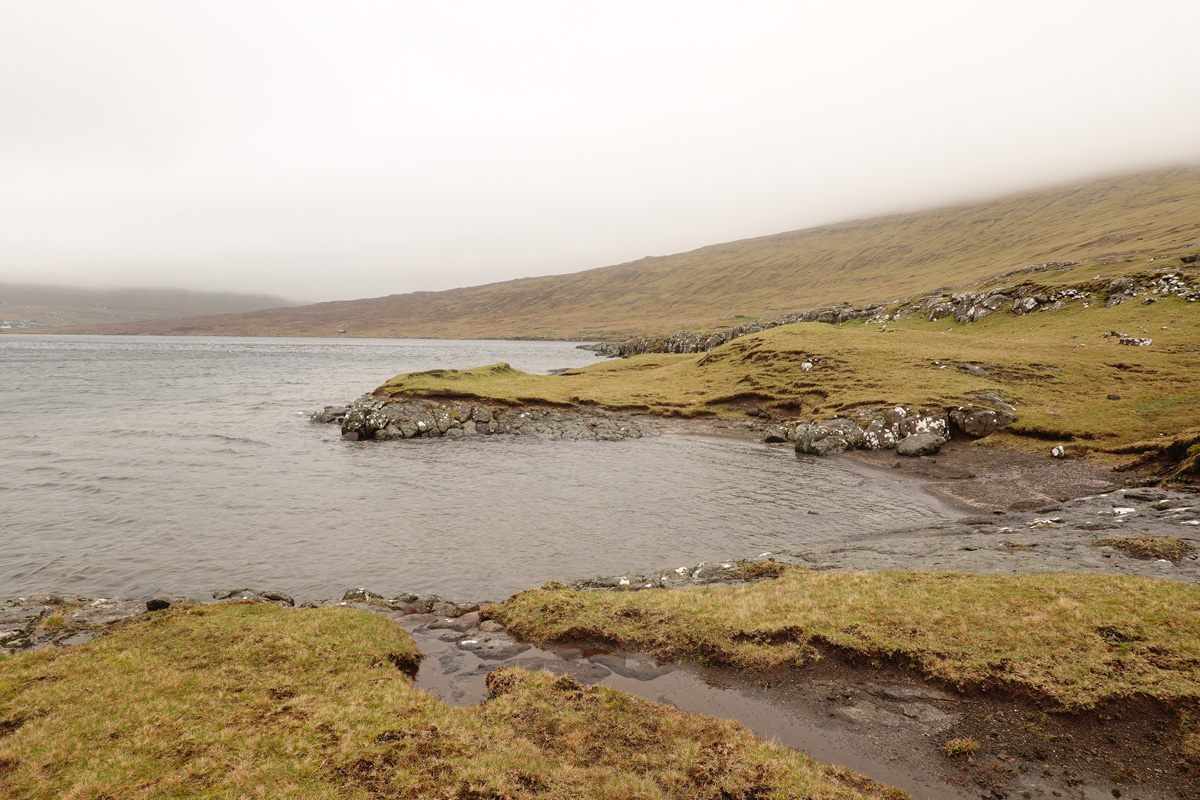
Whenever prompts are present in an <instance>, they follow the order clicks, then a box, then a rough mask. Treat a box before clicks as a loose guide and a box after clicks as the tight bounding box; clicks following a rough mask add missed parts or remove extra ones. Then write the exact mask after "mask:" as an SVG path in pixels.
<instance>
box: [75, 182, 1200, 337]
mask: <svg viewBox="0 0 1200 800" xmlns="http://www.w3.org/2000/svg"><path fill="white" fill-rule="evenodd" d="M1197 209H1200V167H1188V168H1176V169H1168V170H1156V171H1150V172H1141V173H1137V174H1133V175H1126V176H1122V177H1117V178H1109V179H1104V180H1096V181H1090V182H1087V183H1082V184H1077V185H1074V186H1068V187H1060V188H1056V189H1049V190H1040V191H1034V192H1027V193H1024V194H1021V195H1016V196H1012V197H1007V198H1004V199H1000V200H994V201H989V202H982V203H974V204H970V205H963V206H955V207H949V208H942V209H936V210H932V211H924V212H919V213H913V214H900V215H893V216H886V217H876V218H873V219H867V220H855V221H852V222H845V223H841V224H838V225H829V226H824V227H818V228H810V229H807V230H802V231H793V232H790V233H781V234H777V235H773V236H763V237H759V238H755V239H745V240H742V241H737V242H730V243H726V244H717V245H711V246H709V247H702V248H700V249H698V250H693V251H691V252H687V253H680V254H677V255H672V256H664V257H656V258H645V259H642V260H640V261H635V262H630V263H627V264H620V265H617V266H612V267H605V268H600V269H594V270H588V271H585V272H580V273H574V274H570V275H558V276H549V277H541V278H527V279H520V280H514V281H507V282H504V283H495V284H489V285H486V286H476V287H471V288H465V289H454V290H450V291H445V292H415V293H412V294H406V295H391V296H388V297H382V298H374V299H369V300H355V301H346V302H336V303H321V304H317V305H312V306H305V307H302V308H291V309H275V310H270V311H262V312H255V313H252V314H239V315H222V316H216V317H207V318H196V319H188V320H180V321H174V322H170V323H140V324H129V325H119V326H108V327H106V328H105V329H103V330H101V329H95V330H93V331H91V332H105V333H158V334H230V335H272V334H273V335H308V336H329V335H333V334H334V333H335V332H336V331H337V330H338V328H340V327H345V328H347V329H348V332H349V334H350V335H355V336H412V337H443V338H454V337H463V338H473V337H481V338H485V337H536V338H583V339H599V338H618V337H622V336H627V335H632V334H639V333H654V332H660V333H670V332H673V331H676V330H680V329H685V328H712V327H716V326H721V325H729V324H731V323H735V322H739V321H741V320H743V319H745V318H756V317H761V316H769V315H777V314H782V313H787V312H791V311H798V310H803V309H807V308H812V307H815V306H820V305H828V304H830V303H835V302H842V301H848V302H852V303H866V302H871V301H877V300H888V299H891V298H895V297H899V296H903V295H908V294H913V293H916V292H919V291H925V290H929V289H932V288H934V287H938V286H949V285H959V284H965V283H969V282H972V281H977V280H980V279H983V278H988V277H992V276H995V275H997V274H999V273H1002V272H1005V271H1007V270H1012V269H1018V268H1020V267H1023V266H1026V265H1029V264H1036V263H1044V262H1051V261H1078V262H1083V263H1082V264H1081V266H1080V267H1079V269H1080V270H1082V271H1086V270H1088V269H1093V270H1094V269H1095V266H1096V262H1099V263H1100V264H1103V265H1104V266H1105V271H1106V272H1108V273H1109V274H1115V273H1117V272H1120V271H1121V269H1122V267H1120V266H1116V267H1115V268H1114V264H1116V263H1118V262H1121V261H1122V260H1128V262H1129V266H1130V268H1131V269H1132V268H1135V267H1140V266H1142V265H1144V264H1145V261H1146V259H1147V257H1148V256H1150V255H1156V254H1166V253H1171V254H1175V253H1178V252H1180V251H1182V249H1183V248H1186V247H1187V246H1188V245H1190V244H1194V243H1197V242H1200V215H1198V214H1197ZM1080 275H1081V276H1082V272H1081V273H1080Z"/></svg>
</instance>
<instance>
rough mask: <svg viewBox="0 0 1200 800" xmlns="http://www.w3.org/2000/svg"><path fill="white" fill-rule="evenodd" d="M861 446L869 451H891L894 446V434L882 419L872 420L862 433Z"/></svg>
mask: <svg viewBox="0 0 1200 800" xmlns="http://www.w3.org/2000/svg"><path fill="white" fill-rule="evenodd" d="M863 446H864V447H866V448H867V449H870V450H891V449H892V448H894V447H895V446H896V434H895V433H893V432H892V426H891V425H889V424H888V423H887V421H886V420H884V419H873V420H871V424H869V425H868V426H867V429H866V431H864V433H863Z"/></svg>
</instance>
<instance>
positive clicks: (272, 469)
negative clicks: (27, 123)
mask: <svg viewBox="0 0 1200 800" xmlns="http://www.w3.org/2000/svg"><path fill="white" fill-rule="evenodd" d="M597 360H598V359H597V357H596V356H595V355H593V354H592V353H590V352H587V351H582V350H579V349H577V348H576V347H575V345H574V344H573V343H567V342H525V341H465V342H464V341H436V340H404V339H376V340H367V339H267V338H223V337H100V336H61V335H37V336H31V335H5V336H0V418H2V420H3V424H2V425H0V525H2V526H3V531H4V540H3V546H2V547H0V597H13V596H18V595H25V594H28V593H31V592H35V591H54V592H68V593H74V594H80V595H84V596H89V597H97V596H129V597H142V596H152V595H156V594H184V595H190V596H194V597H197V598H201V599H205V598H207V597H209V595H210V593H211V592H212V591H213V590H215V589H219V588H228V587H249V588H255V589H270V588H277V589H282V590H283V591H286V592H289V593H290V594H292V595H293V596H295V597H296V599H297V601H304V600H315V599H324V598H328V597H335V596H340V595H341V594H342V592H344V591H345V590H346V589H348V588H353V587H359V586H362V587H367V588H370V589H372V590H374V591H377V592H380V593H383V594H388V595H391V594H394V593H400V592H418V593H436V594H440V595H442V596H444V597H448V598H451V599H454V600H460V601H466V600H483V599H502V598H504V597H505V596H507V595H509V594H511V593H513V592H515V591H518V590H520V589H524V588H529V587H533V586H538V585H540V584H541V583H543V582H544V581H545V580H547V579H550V578H553V579H556V580H561V581H569V580H572V579H575V578H583V577H591V576H597V575H614V574H619V573H621V572H623V571H625V570H653V569H661V568H664V567H677V566H684V565H694V564H695V563H697V562H699V561H702V560H711V559H730V558H737V557H744V556H756V555H759V554H760V553H764V552H780V551H785V550H788V549H789V548H795V547H799V546H812V545H814V544H816V545H819V544H821V543H823V542H829V543H833V542H837V541H840V540H842V539H844V538H845V537H847V536H849V535H851V534H856V533H864V532H871V531H880V530H885V529H890V528H893V527H898V526H904V525H912V524H917V523H918V522H922V521H927V520H929V519H930V518H936V517H945V516H950V515H952V514H953V512H952V511H951V510H950V509H948V508H946V507H945V506H944V505H943V504H942V503H941V502H940V501H938V500H937V499H935V498H933V497H931V496H929V495H926V494H925V493H924V492H922V491H920V488H919V484H916V483H914V482H913V481H912V480H911V479H905V478H901V477H898V476H891V475H888V474H885V473H881V472H872V471H868V470H866V469H865V468H863V467H861V466H859V465H856V464H854V463H852V462H848V461H846V460H842V459H824V460H822V459H816V458H812V457H800V458H798V457H797V456H796V455H795V454H794V453H793V452H792V450H791V448H790V447H781V446H768V445H764V444H759V443H754V442H747V441H739V440H735V439H727V438H706V437H699V436H663V437H655V438H645V439H639V440H631V441H620V442H593V441H586V442H571V441H549V440H540V439H534V438H529V437H510V436H490V437H477V438H470V439H458V440H418V441H391V442H343V441H341V440H340V438H339V433H340V432H339V430H338V429H337V427H336V426H333V425H314V424H312V423H310V422H309V421H308V415H309V414H310V413H311V412H313V411H314V410H317V409H319V408H321V407H323V406H325V405H340V404H343V403H346V402H349V401H350V400H352V399H354V398H355V397H357V396H359V395H361V394H363V393H364V392H368V391H370V390H372V389H373V388H374V387H375V386H377V385H379V384H380V383H382V382H383V381H384V380H386V379H387V378H389V377H391V376H392V375H394V374H397V373H400V372H411V371H416V370H424V369H434V368H438V369H443V368H467V367H474V366H480V365H484V364H492V363H496V362H501V361H504V362H508V363H510V364H512V365H513V366H514V367H516V368H517V369H522V370H525V371H528V372H541V373H547V372H550V371H552V370H554V369H558V368H564V367H577V366H582V365H585V364H589V363H593V362H595V361H597Z"/></svg>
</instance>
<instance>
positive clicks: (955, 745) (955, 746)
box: [942, 737, 979, 758]
mask: <svg viewBox="0 0 1200 800" xmlns="http://www.w3.org/2000/svg"><path fill="white" fill-rule="evenodd" d="M942 752H943V753H945V754H946V755H947V756H948V757H949V758H954V757H955V756H973V755H975V754H976V753H977V752H979V742H977V741H975V740H974V739H972V738H969V737H968V738H965V739H950V740H949V741H947V742H946V744H944V745H943V746H942Z"/></svg>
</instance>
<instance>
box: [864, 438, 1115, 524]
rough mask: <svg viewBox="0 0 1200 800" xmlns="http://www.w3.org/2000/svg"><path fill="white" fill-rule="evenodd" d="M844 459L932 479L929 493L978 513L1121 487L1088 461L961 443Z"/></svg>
mask: <svg viewBox="0 0 1200 800" xmlns="http://www.w3.org/2000/svg"><path fill="white" fill-rule="evenodd" d="M847 457H849V458H853V459H856V460H858V461H861V462H863V463H865V464H869V465H871V466H874V467H881V468H887V469H895V470H899V471H900V472H902V473H904V474H906V475H914V476H919V477H922V478H925V479H927V480H929V481H931V483H930V484H929V486H928V487H927V488H928V490H929V491H930V492H932V493H934V494H936V495H938V496H939V497H942V498H944V499H946V500H949V501H951V502H954V503H958V504H960V505H962V506H964V507H967V508H974V509H978V510H981V511H1029V510H1033V509H1037V508H1042V507H1044V506H1051V505H1054V504H1056V503H1061V502H1065V501H1067V500H1072V499H1074V498H1076V497H1084V496H1087V495H1094V494H1100V493H1101V492H1108V491H1112V490H1113V489H1116V488H1118V487H1120V486H1123V485H1124V484H1125V480H1124V479H1123V478H1121V477H1119V476H1117V475H1114V474H1113V472H1112V471H1110V470H1108V469H1106V468H1104V467H1101V466H1098V465H1096V464H1090V463H1088V462H1086V461H1080V460H1078V459H1054V458H1050V457H1048V456H1039V455H1034V454H1032V453H1022V452H1020V451H1017V450H1008V449H1005V448H1000V447H980V446H977V445H972V444H971V443H970V442H969V441H968V440H962V439H955V440H952V441H950V442H947V443H946V444H945V445H944V446H943V447H942V449H941V450H940V451H939V452H938V454H937V455H934V456H918V457H915V458H906V457H904V456H898V455H896V453H895V452H894V451H891V450H855V451H853V452H851V453H847Z"/></svg>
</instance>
